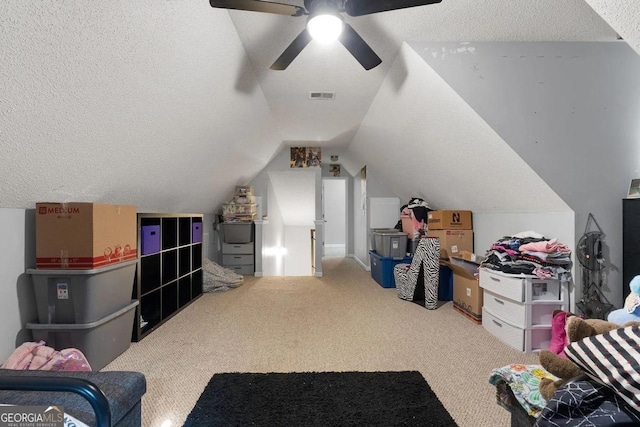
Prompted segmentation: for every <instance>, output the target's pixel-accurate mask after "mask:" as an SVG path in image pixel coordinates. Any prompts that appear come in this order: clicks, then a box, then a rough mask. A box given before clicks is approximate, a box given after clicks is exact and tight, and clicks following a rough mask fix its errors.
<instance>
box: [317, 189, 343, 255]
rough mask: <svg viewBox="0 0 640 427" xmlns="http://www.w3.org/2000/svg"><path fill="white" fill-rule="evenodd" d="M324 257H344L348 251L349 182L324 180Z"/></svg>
mask: <svg viewBox="0 0 640 427" xmlns="http://www.w3.org/2000/svg"><path fill="white" fill-rule="evenodd" d="M322 209H323V212H322V216H323V219H324V253H323V256H327V257H328V256H334V257H335V256H338V257H344V256H345V255H346V250H347V180H346V179H344V178H323V179H322Z"/></svg>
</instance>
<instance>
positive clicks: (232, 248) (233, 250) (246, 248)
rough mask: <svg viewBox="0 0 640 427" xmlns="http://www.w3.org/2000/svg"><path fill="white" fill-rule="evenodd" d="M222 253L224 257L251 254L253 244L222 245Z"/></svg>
mask: <svg viewBox="0 0 640 427" xmlns="http://www.w3.org/2000/svg"><path fill="white" fill-rule="evenodd" d="M222 253H223V254H225V255H226V254H252V253H253V242H252V243H223V244H222Z"/></svg>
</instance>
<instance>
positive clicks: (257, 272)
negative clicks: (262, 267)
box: [253, 271, 264, 277]
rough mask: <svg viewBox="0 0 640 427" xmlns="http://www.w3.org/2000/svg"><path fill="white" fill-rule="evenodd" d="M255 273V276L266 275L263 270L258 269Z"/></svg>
mask: <svg viewBox="0 0 640 427" xmlns="http://www.w3.org/2000/svg"><path fill="white" fill-rule="evenodd" d="M253 275H254V276H255V277H263V276H264V273H263V272H262V271H256V272H255V273H253Z"/></svg>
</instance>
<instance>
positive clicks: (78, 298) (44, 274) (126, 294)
mask: <svg viewBox="0 0 640 427" xmlns="http://www.w3.org/2000/svg"><path fill="white" fill-rule="evenodd" d="M136 263H137V260H135V259H134V260H131V261H125V262H121V263H118V264H111V265H108V266H106V267H101V268H95V269H93V270H40V269H28V270H27V273H28V274H29V275H31V279H32V281H33V289H34V293H35V296H36V308H37V310H38V322H40V323H89V322H95V321H96V320H98V319H101V318H103V317H104V316H106V315H108V314H111V313H113V312H114V311H116V310H119V309H121V308H122V307H125V306H126V305H127V304H129V302H130V301H131V292H132V290H133V279H134V276H135V272H136Z"/></svg>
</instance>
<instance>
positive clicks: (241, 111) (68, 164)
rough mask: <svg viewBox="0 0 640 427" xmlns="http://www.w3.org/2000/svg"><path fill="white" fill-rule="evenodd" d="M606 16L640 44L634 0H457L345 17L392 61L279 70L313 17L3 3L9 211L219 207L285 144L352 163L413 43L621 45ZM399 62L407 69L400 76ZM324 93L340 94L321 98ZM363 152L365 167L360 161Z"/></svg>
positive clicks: (187, 5)
mask: <svg viewBox="0 0 640 427" xmlns="http://www.w3.org/2000/svg"><path fill="white" fill-rule="evenodd" d="M591 6H593V9H592V7H591ZM594 9H595V10H597V11H598V12H599V13H601V14H602V15H603V16H606V17H610V18H611V22H609V24H613V23H615V24H616V26H615V29H616V31H617V32H619V33H620V34H622V35H623V36H624V37H625V39H628V40H629V41H630V44H632V46H634V48H635V49H636V50H638V46H639V42H640V34H639V30H638V19H640V18H639V16H638V15H639V14H638V6H637V4H636V2H635V1H633V0H629V1H617V2H615V4H610V2H604V1H596V0H588V2H585V1H584V0H565V1H562V2H559V1H557V0H536V1H534V2H532V1H527V0H491V1H489V0H485V1H477V0H476V1H474V0H443V2H442V3H440V4H436V5H430V6H424V7H418V8H411V9H407V10H400V11H393V12H385V13H381V14H376V15H370V16H363V17H358V18H348V17H347V18H346V20H347V22H350V23H351V24H352V25H353V27H354V28H355V29H356V31H358V32H359V33H360V35H361V36H362V37H363V38H364V39H365V40H366V41H367V42H368V43H369V44H370V46H371V47H372V48H373V49H374V50H375V51H376V52H377V54H378V55H379V56H380V57H381V58H382V60H383V63H382V64H381V65H380V66H379V67H377V68H375V69H373V70H371V71H364V70H363V69H362V68H361V67H360V65H359V64H358V63H357V62H356V61H355V60H354V59H353V58H352V57H351V56H350V55H349V54H348V53H347V52H346V50H345V49H344V48H343V47H342V46H341V45H338V46H334V47H326V48H321V47H320V46H316V45H315V44H314V42H311V44H310V45H309V46H307V48H306V49H305V50H304V51H303V52H302V53H301V54H300V56H299V57H298V58H297V59H296V60H295V61H294V62H293V63H292V64H291V66H290V67H289V68H288V69H287V70H286V71H281V72H279V71H271V70H269V66H270V65H271V63H272V62H273V61H274V59H275V58H276V57H277V56H279V55H280V53H281V52H282V50H283V49H284V48H285V47H286V46H287V45H288V44H289V43H290V41H291V40H292V39H293V38H294V37H295V36H296V35H297V34H298V33H299V32H300V31H301V30H302V27H303V25H304V19H303V18H299V19H296V18H292V17H283V16H271V15H267V14H260V13H252V12H241V11H226V10H220V9H213V8H211V7H210V6H209V2H208V1H206V0H184V1H166V0H140V1H135V2H132V1H130V0H112V1H109V2H93V1H88V0H66V1H62V2H60V1H53V0H48V1H38V2H26V1H22V0H4V1H2V2H0V58H2V61H0V152H1V153H2V155H1V158H0V180H1V181H2V183H3V185H2V190H1V191H0V207H16V208H30V207H33V206H34V205H35V203H36V202H38V201H96V202H112V203H131V204H135V205H137V206H138V209H139V211H161V212H172V211H173V212H203V213H207V212H213V211H215V210H217V209H218V208H219V206H220V205H221V203H222V202H224V201H226V200H228V199H229V198H230V197H231V195H232V194H233V188H234V186H235V185H242V184H247V183H248V182H249V181H250V180H251V179H252V178H253V177H255V176H256V175H257V174H258V173H259V172H260V171H261V170H262V169H263V168H264V167H265V166H266V165H267V164H269V161H270V160H271V159H272V158H273V157H274V156H275V155H276V154H277V153H278V152H279V151H280V150H281V149H282V148H283V147H286V146H287V145H297V144H305V145H306V144H307V143H309V145H314V146H321V147H327V148H328V149H329V147H334V148H335V149H342V150H345V156H344V157H345V158H348V157H349V150H350V147H349V144H350V142H351V141H352V139H353V138H354V137H356V136H357V135H358V131H359V128H360V124H361V122H362V120H363V119H364V118H366V117H367V114H368V111H369V109H370V107H371V105H372V101H373V100H374V98H375V97H376V95H377V93H378V92H379V90H380V87H381V85H382V84H383V81H384V80H385V78H393V80H392V81H389V82H388V83H389V84H390V85H391V87H392V88H396V89H398V88H399V87H400V85H401V84H402V81H403V79H404V78H406V75H409V74H410V73H411V71H412V70H411V69H407V67H411V66H412V65H411V64H406V63H402V61H404V58H403V57H402V56H400V57H397V55H398V52H399V50H400V47H401V46H402V43H403V42H404V41H465V40H472V41H492V40H496V41H540V40H551V41H552V40H561V41H603V40H613V39H615V38H616V31H614V30H613V29H612V28H611V27H610V26H609V25H608V24H607V22H605V20H604V19H602V18H601V17H600V16H599V15H598V14H597V13H596V12H595V11H594ZM627 12H630V13H627ZM629 14H630V15H631V17H629ZM618 27H619V28H618ZM396 61H401V62H400V63H398V64H396V67H397V68H398V70H399V72H396V73H394V74H393V75H392V76H391V75H388V71H389V67H390V66H391V65H392V64H393V63H394V62H396ZM316 90H319V91H332V92H336V98H335V100H334V101H309V100H308V99H307V98H308V92H309V91H316ZM381 108H382V109H384V105H382V106H381ZM401 108H403V107H401ZM435 108H437V107H435ZM401 113H402V112H400V114H399V116H400V117H402V114H401ZM380 117H382V118H383V119H385V118H386V117H385V115H384V114H382V115H380ZM379 126H380V127H381V128H382V130H384V129H385V128H388V127H393V128H397V127H400V126H403V124H402V120H401V119H399V121H398V122H397V123H396V122H394V123H391V122H389V121H388V120H386V121H384V122H383V123H380V124H379ZM392 130H393V129H392ZM395 131H396V132H397V129H396V130H395ZM365 138H366V134H362V135H360V137H358V140H359V141H361V142H360V143H359V144H362V141H363V140H364V139H365ZM390 142H391V143H392V142H394V141H390ZM398 142H401V141H398ZM361 149H363V147H362V146H361V147H360V148H359V149H358V150H355V152H354V153H352V154H354V155H353V156H351V158H352V164H354V165H358V164H362V161H363V158H362V156H360V155H358V153H359V152H360V151H359V150H361ZM364 149H366V146H365V147H364ZM373 160H374V159H372V161H373ZM375 161H376V162H377V164H371V165H370V167H371V168H374V169H375V168H384V167H389V164H388V163H389V161H390V159H389V157H384V156H383V157H381V158H379V159H377V160H375ZM393 166H394V167H398V168H401V167H402V164H401V163H400V162H396V163H394V165H393Z"/></svg>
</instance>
